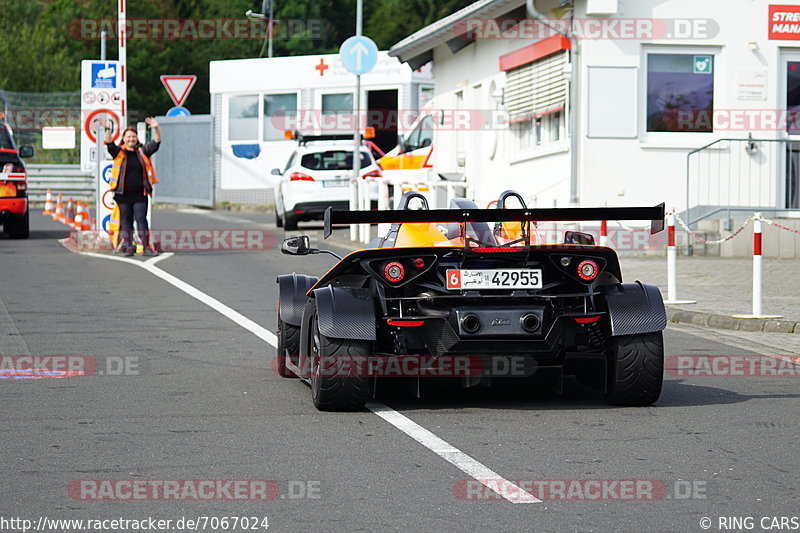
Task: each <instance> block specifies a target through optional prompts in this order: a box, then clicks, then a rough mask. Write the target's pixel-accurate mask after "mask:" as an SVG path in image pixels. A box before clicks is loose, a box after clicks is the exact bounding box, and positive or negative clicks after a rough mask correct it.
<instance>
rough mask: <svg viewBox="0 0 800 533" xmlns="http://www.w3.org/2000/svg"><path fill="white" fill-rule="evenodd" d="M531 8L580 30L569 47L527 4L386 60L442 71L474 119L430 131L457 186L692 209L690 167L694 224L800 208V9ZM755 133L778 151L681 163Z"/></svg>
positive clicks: (486, 195)
mask: <svg viewBox="0 0 800 533" xmlns="http://www.w3.org/2000/svg"><path fill="white" fill-rule="evenodd" d="M534 7H535V10H536V11H537V12H538V14H539V15H541V18H544V19H548V20H549V23H550V24H552V25H556V26H557V27H559V28H563V29H566V28H568V27H569V20H570V17H572V18H573V21H572V28H573V35H572V38H566V37H564V36H562V35H559V34H557V33H555V32H549V33H548V31H547V29H546V28H545V27H543V26H541V25H540V24H534V23H533V20H532V19H531V16H532V15H531V14H530V12H529V11H528V9H526V3H525V1H524V0H480V1H478V2H475V3H474V4H472V5H471V6H469V7H467V8H465V9H463V10H461V11H459V12H457V13H455V14H453V15H451V16H449V17H446V18H444V19H442V20H439V21H437V22H436V23H434V24H431V25H430V26H428V27H426V28H423V29H422V30H420V31H418V32H417V33H415V34H413V35H411V36H409V37H408V38H406V39H404V40H402V41H401V42H399V43H397V44H396V45H394V46H393V47H392V48H391V50H390V51H389V54H390V55H392V56H396V57H397V58H399V59H400V60H401V61H404V62H406V63H408V64H409V65H410V66H411V68H417V67H419V66H420V65H423V64H427V63H428V62H432V64H433V72H434V76H435V80H436V81H435V89H434V100H433V102H434V107H436V108H441V109H456V110H464V109H468V110H470V113H468V116H469V117H470V118H468V120H469V121H470V124H469V127H467V128H462V129H454V128H449V129H448V128H438V129H437V130H436V132H435V134H434V142H433V145H434V147H435V149H434V155H433V164H434V167H435V168H436V169H437V171H439V172H440V173H453V172H459V173H462V174H463V175H464V176H465V179H466V180H467V181H468V182H470V183H471V184H472V185H473V186H474V190H475V191H476V197H477V198H476V199H477V200H478V201H479V203H481V202H487V201H489V200H491V199H494V198H496V197H497V194H498V193H499V192H500V191H502V190H504V189H509V188H513V189H517V190H519V191H521V192H522V193H523V194H524V196H525V197H526V198H527V200H528V201H529V205H537V206H539V207H552V206H567V205H570V204H576V205H585V206H590V205H596V206H602V205H653V204H656V203H660V202H666V205H667V208H670V207H672V206H674V207H676V208H677V209H678V211H685V210H686V208H687V185H686V184H687V167H688V174H689V176H688V179H689V187H688V189H689V191H688V192H689V199H688V207H690V208H692V213H691V214H692V216H693V217H694V218H696V217H697V216H699V215H702V214H703V213H705V214H708V213H713V212H714V211H715V210H716V209H718V208H719V207H720V206H725V207H729V206H740V207H743V208H745V209H749V208H751V207H754V206H756V207H759V208H775V209H784V208H800V186H799V185H798V184H799V183H800V180H799V178H798V164H797V163H798V154H800V143H797V144H791V143H788V142H786V141H791V140H800V120H798V121H797V122H796V123H793V122H792V121H791V119H789V120H787V116H786V115H787V113H786V110H787V109H789V110H791V109H792V108H793V107H794V106H800V6H788V7H787V6H779V5H775V6H773V5H771V4H770V3H769V2H767V1H766V0H703V1H697V0H636V1H633V0H574V1H568V0H562V1H558V0H537V1H535V2H534ZM502 19H517V20H516V21H515V22H511V21H509V20H505V21H503V20H502ZM503 30H505V33H503ZM571 91H572V94H570V93H571ZM573 118H574V119H575V120H574V123H572V119H573ZM787 122H788V125H787ZM749 135H752V137H753V138H756V139H771V140H776V141H781V142H772V143H755V144H751V143H748V142H746V141H744V140H742V141H741V142H718V143H716V144H714V145H713V146H712V147H711V148H708V149H705V150H702V151H700V152H698V153H696V154H695V155H693V156H691V159H689V160H688V163H687V156H688V154H689V152H690V151H692V150H694V149H698V148H701V147H704V146H706V145H708V144H711V143H714V142H715V141H717V140H719V139H728V138H735V139H747V138H748V136H749ZM573 159H574V161H573ZM752 211H753V209H750V212H752ZM743 212H744V211H742V213H743ZM773 214H781V213H777V212H775V213H773ZM783 214H785V213H783ZM717 216H718V218H720V217H723V216H733V215H728V214H726V215H720V214H719V213H717Z"/></svg>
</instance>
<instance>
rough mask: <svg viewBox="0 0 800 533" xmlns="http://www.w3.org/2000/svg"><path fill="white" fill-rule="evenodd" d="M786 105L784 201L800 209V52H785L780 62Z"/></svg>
mask: <svg viewBox="0 0 800 533" xmlns="http://www.w3.org/2000/svg"><path fill="white" fill-rule="evenodd" d="M781 68H782V70H783V76H782V77H783V80H784V82H783V92H784V95H785V100H784V102H785V105H786V108H785V109H786V116H787V119H786V138H787V141H788V142H787V143H786V159H785V169H786V171H785V181H784V183H785V188H784V191H785V202H784V207H785V208H787V209H800V53H792V54H787V55H785V56H784V57H783V61H782V62H781Z"/></svg>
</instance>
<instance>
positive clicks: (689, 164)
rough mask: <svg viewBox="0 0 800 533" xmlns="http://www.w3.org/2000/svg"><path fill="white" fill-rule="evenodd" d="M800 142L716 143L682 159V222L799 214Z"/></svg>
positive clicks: (773, 140)
mask: <svg viewBox="0 0 800 533" xmlns="http://www.w3.org/2000/svg"><path fill="white" fill-rule="evenodd" d="M799 163H800V141H791V140H786V139H752V138H751V139H718V140H716V141H714V142H712V143H709V144H707V145H706V146H703V147H701V148H698V149H696V150H692V151H691V152H689V154H688V155H687V157H686V206H685V208H686V217H685V219H686V221H687V223H688V224H689V225H692V224H694V223H697V222H699V221H700V220H703V219H706V218H713V217H716V218H730V217H731V213H741V212H747V213H752V212H753V211H754V210H759V211H761V212H763V213H764V214H765V215H767V216H779V215H780V213H781V212H785V211H788V210H797V209H800V186H799V185H800V164H799Z"/></svg>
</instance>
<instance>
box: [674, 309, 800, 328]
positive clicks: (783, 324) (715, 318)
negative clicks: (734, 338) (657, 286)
mask: <svg viewBox="0 0 800 533" xmlns="http://www.w3.org/2000/svg"><path fill="white" fill-rule="evenodd" d="M666 308H667V320H669V321H670V322H676V323H679V324H691V325H693V326H703V327H707V328H716V329H731V330H736V331H755V332H759V331H761V332H765V333H796V334H800V322H792V321H790V320H763V319H758V318H733V317H732V316H727V315H714V314H711V313H702V312H699V311H686V310H685V309H678V308H676V307H671V306H669V305H668V306H666Z"/></svg>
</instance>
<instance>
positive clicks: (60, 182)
mask: <svg viewBox="0 0 800 533" xmlns="http://www.w3.org/2000/svg"><path fill="white" fill-rule="evenodd" d="M27 169H28V199H29V200H31V201H33V202H44V198H45V195H46V194H47V190H48V189H50V190H51V191H52V193H53V194H54V195H55V194H58V193H61V194H62V195H63V196H64V198H67V197H70V196H71V197H72V198H74V199H81V200H87V201H90V202H94V197H95V178H94V176H92V175H91V174H88V173H86V172H83V171H82V170H81V167H80V165H28V166H27Z"/></svg>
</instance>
